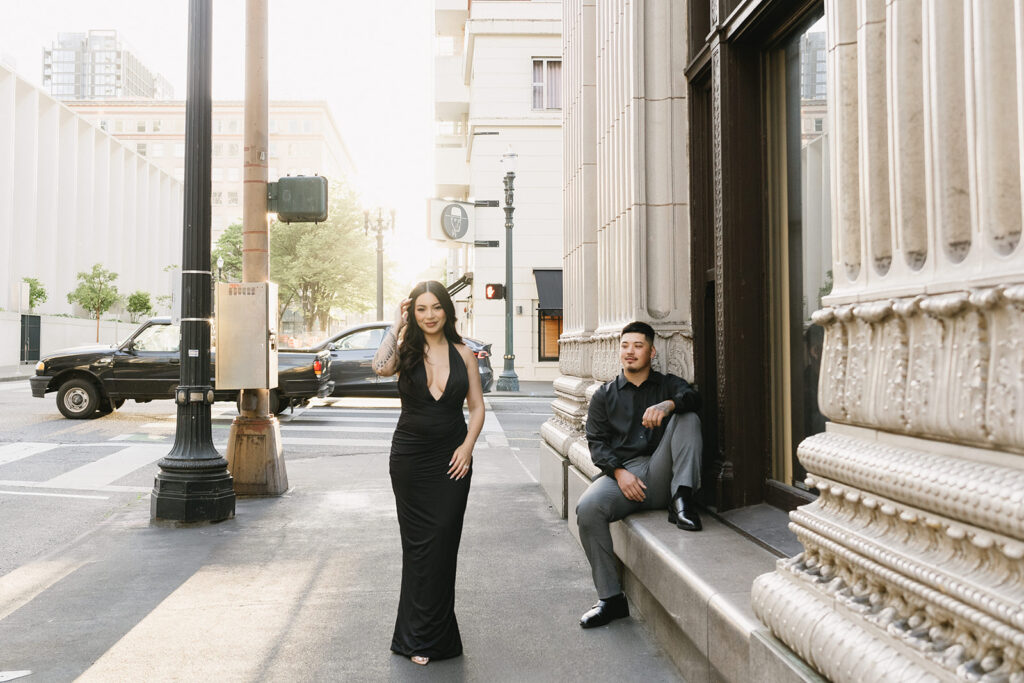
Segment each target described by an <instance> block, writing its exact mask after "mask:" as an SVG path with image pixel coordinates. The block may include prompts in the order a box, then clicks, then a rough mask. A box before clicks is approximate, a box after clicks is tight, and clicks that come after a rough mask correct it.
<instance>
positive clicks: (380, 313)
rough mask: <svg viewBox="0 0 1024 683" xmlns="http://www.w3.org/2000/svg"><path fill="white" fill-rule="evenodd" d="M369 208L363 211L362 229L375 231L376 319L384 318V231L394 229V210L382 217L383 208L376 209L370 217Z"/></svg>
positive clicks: (368, 231) (366, 231)
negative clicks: (386, 216)
mask: <svg viewBox="0 0 1024 683" xmlns="http://www.w3.org/2000/svg"><path fill="white" fill-rule="evenodd" d="M370 213H371V212H370V210H369V209H366V210H365V211H363V221H364V222H363V231H364V232H365V233H366V234H367V235H369V234H370V229H371V228H372V229H373V230H374V231H376V233H377V320H384V231H385V230H388V229H390V230H391V232H394V231H395V210H394V209H391V211H390V212H388V213H389V215H390V218H384V209H380V208H378V209H377V217H376V218H375V219H371V218H370Z"/></svg>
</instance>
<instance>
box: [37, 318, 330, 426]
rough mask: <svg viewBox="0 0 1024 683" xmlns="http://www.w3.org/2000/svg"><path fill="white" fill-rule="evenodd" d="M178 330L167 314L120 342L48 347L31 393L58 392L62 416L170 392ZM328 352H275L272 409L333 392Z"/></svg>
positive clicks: (225, 396) (222, 394)
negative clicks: (50, 349)
mask: <svg viewBox="0 0 1024 683" xmlns="http://www.w3.org/2000/svg"><path fill="white" fill-rule="evenodd" d="M180 336H181V335H180V332H179V329H178V326H177V325H172V324H171V319H170V318H166V317H164V318H153V319H151V320H148V321H146V322H144V323H143V324H142V325H140V326H139V328H138V329H137V330H135V332H134V333H133V334H132V335H131V336H130V337H128V339H127V340H125V341H124V343H122V344H121V345H120V346H117V347H113V346H83V347H78V348H74V349H67V350H64V351H58V352H56V353H52V354H50V355H48V356H46V357H45V358H43V359H42V360H41V361H39V363H38V364H37V365H36V375H35V377H31V378H29V383H30V384H31V386H32V395H33V396H35V397H37V398H44V397H45V396H46V394H47V393H49V392H52V391H56V392H57V409H58V410H60V412H61V414H62V415H64V417H67V418H71V419H85V418H90V417H93V416H94V415H96V414H97V413H99V414H101V415H102V414H106V413H109V412H111V411H112V410H114V409H116V408H120V407H121V405H122V404H123V403H124V402H125V400H126V399H133V400H135V401H137V402H139V403H146V402H149V401H153V400H160V399H169V398H174V391H175V389H177V387H178V379H179V377H180V375H181V360H180V352H179V350H178V347H179V343H180ZM215 361H216V353H215V352H213V351H211V353H210V385H211V386H213V385H214V379H213V378H214V375H215V374H216V373H215V366H214V363H215ZM332 388H333V384H332V383H331V380H330V353H328V352H326V351H323V352H319V353H305V354H288V355H287V357H284V356H278V385H277V388H276V389H271V390H270V401H271V402H270V407H271V410H273V411H274V412H275V413H279V412H281V411H283V410H285V409H286V408H287V407H288V406H290V405H300V404H302V403H305V402H307V401H308V400H309V399H310V398H313V397H321V398H322V397H324V396H328V395H330V393H331V389H332ZM237 396H238V391H237V390H236V389H229V390H224V391H218V390H217V388H216V387H215V386H214V400H216V401H235V400H236V398H237Z"/></svg>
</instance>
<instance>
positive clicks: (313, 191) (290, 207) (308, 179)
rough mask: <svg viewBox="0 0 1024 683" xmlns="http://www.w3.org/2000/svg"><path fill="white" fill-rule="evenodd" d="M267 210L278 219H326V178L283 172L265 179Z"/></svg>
mask: <svg viewBox="0 0 1024 683" xmlns="http://www.w3.org/2000/svg"><path fill="white" fill-rule="evenodd" d="M267 211H270V212H271V213H276V214H277V220H279V221H281V222H282V223H320V222H323V221H325V220H327V178H324V177H323V176H304V175H299V176H285V177H284V178H280V179H278V181H277V182H276V183H267Z"/></svg>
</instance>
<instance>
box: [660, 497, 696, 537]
mask: <svg viewBox="0 0 1024 683" xmlns="http://www.w3.org/2000/svg"><path fill="white" fill-rule="evenodd" d="M668 522H669V524H675V525H676V527H678V528H680V529H682V530H683V531H700V530H701V528H702V527H701V524H700V515H698V514H697V506H696V505H694V503H693V499H692V498H691V497H690V496H683V495H677V496H676V497H675V498H673V499H672V502H671V503H670V504H669V506H668Z"/></svg>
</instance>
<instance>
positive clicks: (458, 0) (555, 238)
mask: <svg viewBox="0 0 1024 683" xmlns="http://www.w3.org/2000/svg"><path fill="white" fill-rule="evenodd" d="M434 10H435V11H434V18H435V32H436V47H437V56H436V58H435V90H434V93H435V95H434V103H435V119H436V126H437V130H436V137H435V179H434V180H435V184H436V188H435V195H436V196H437V197H439V198H448V199H458V200H499V202H500V204H501V205H502V206H504V204H505V197H504V190H503V184H502V180H503V177H504V170H503V168H502V164H501V157H502V155H503V154H504V153H505V152H506V151H507V150H508V148H509V147H511V148H512V150H513V151H514V152H515V153H516V154H517V155H518V164H517V169H516V177H515V181H514V206H515V214H514V223H515V228H514V235H513V263H514V271H513V304H514V306H513V321H514V322H513V329H514V338H513V351H514V353H515V356H516V358H515V369H516V373H517V374H518V376H519V379H521V380H545V379H546V380H551V379H554V378H555V377H556V376H557V375H558V335H559V334H560V332H561V329H562V327H561V325H562V291H561V284H562V283H561V268H562V253H561V252H562V247H561V245H562V191H561V186H560V183H561V176H562V107H563V99H562V92H561V86H562V72H561V65H562V45H561V39H562V28H561V26H562V3H561V1H560V0H531V1H526V2H524V1H521V0H519V1H516V0H474V2H472V3H470V2H468V1H467V0H436V1H435V3H434ZM474 216H475V221H474V222H475V238H476V240H477V241H481V242H493V243H497V244H498V246H497V247H487V246H473V245H468V246H458V247H454V248H452V249H450V251H449V258H448V278H449V281H453V280H455V279H457V278H459V277H461V276H462V275H463V274H464V273H466V272H472V273H473V286H472V287H470V288H467V289H464V290H462V292H461V293H460V294H459V295H457V297H458V306H459V315H460V317H462V318H463V319H464V321H465V322H464V327H463V330H462V331H463V333H464V334H466V335H467V336H470V337H475V338H478V339H481V340H484V341H487V342H490V343H491V344H493V346H492V351H493V354H494V357H493V358H492V365H493V366H494V369H495V374H498V373H500V371H501V368H502V365H503V356H504V354H505V351H504V348H505V302H504V301H501V300H487V299H486V298H485V296H484V286H485V285H486V284H487V283H504V282H505V242H506V238H505V213H504V211H503V210H502V209H501V208H477V209H475V211H474Z"/></svg>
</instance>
